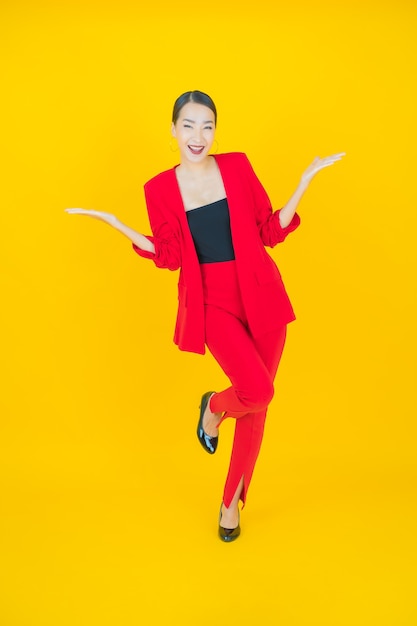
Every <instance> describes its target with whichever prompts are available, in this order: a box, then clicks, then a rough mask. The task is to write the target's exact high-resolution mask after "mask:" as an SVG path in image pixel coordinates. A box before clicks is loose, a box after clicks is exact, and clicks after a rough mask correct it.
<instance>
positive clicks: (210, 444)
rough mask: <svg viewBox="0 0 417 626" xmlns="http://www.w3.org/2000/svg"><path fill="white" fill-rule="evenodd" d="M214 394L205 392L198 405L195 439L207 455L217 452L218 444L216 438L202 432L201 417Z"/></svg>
mask: <svg viewBox="0 0 417 626" xmlns="http://www.w3.org/2000/svg"><path fill="white" fill-rule="evenodd" d="M213 393H215V392H214V391H206V393H204V394H203V396H202V398H201V404H200V419H199V420H198V425H197V437H198V440H199V442H200V443H201V445H202V446H203V448H204V450H205V451H206V452H208V453H209V454H214V453H215V452H216V450H217V444H218V442H219V438H218V437H210V436H209V435H207V433H205V432H204V428H203V416H204V411H205V410H206V407H207V404H208V401H209V400H210V396H211V395H212V394H213Z"/></svg>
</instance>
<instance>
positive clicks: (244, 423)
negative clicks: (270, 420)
mask: <svg viewBox="0 0 417 626" xmlns="http://www.w3.org/2000/svg"><path fill="white" fill-rule="evenodd" d="M285 338H286V326H284V327H282V328H281V329H279V330H278V331H274V332H271V333H267V334H265V335H263V336H262V337H260V338H259V339H257V340H254V341H255V345H256V347H257V349H258V353H259V354H260V355H261V356H262V358H263V359H264V363H265V365H266V367H267V368H268V369H269V372H270V376H271V381H273V380H274V378H275V375H276V373H277V369H278V365H279V362H280V359H281V356H282V352H283V349H284V344H285ZM266 413H267V407H265V408H264V409H262V410H261V411H257V412H253V413H247V414H246V415H244V416H243V417H240V418H239V419H237V420H236V426H235V435H234V441H233V449H232V456H231V460H230V466H229V472H228V475H227V479H226V484H225V488H224V495H223V503H224V506H225V507H226V508H229V507H231V504H234V501H235V500H236V493H237V491H238V492H239V498H240V500H242V502H243V505H244V504H245V501H246V495H247V491H248V488H249V484H250V482H251V479H252V474H253V471H254V468H255V464H256V461H257V458H258V455H259V451H260V448H261V444H262V438H263V434H264V426H265V419H266ZM242 476H243V478H244V480H243V484H242V485H241V482H240V481H241V479H242ZM239 487H241V488H240V489H239ZM236 507H237V503H236ZM236 507H235V508H236Z"/></svg>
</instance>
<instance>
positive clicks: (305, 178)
mask: <svg viewBox="0 0 417 626" xmlns="http://www.w3.org/2000/svg"><path fill="white" fill-rule="evenodd" d="M345 154H346V152H339V153H338V154H332V155H331V156H327V157H323V158H322V159H321V158H320V157H316V158H315V159H314V161H313V162H312V164H311V165H309V166H308V168H307V169H306V170H305V172H304V173H303V175H302V176H301V182H302V183H309V182H310V181H311V180H312V178H313V177H314V176H315V175H316V174H317V172H319V171H320V170H322V169H324V168H325V167H329V165H333V163H336V161H340V159H341V158H342V157H344V156H345Z"/></svg>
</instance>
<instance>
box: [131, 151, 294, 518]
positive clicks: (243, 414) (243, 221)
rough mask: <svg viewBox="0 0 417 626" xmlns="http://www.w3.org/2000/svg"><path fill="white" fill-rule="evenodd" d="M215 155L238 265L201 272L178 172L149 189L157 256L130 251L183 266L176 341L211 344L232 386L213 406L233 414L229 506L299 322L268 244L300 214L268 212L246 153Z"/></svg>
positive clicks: (198, 346)
mask: <svg viewBox="0 0 417 626" xmlns="http://www.w3.org/2000/svg"><path fill="white" fill-rule="evenodd" d="M214 156H215V159H216V163H217V165H218V167H219V170H220V173H221V176H222V179H223V184H224V188H225V190H226V196H227V200H228V206H229V214H230V228H231V234H232V241H233V248H234V252H235V261H231V262H226V263H214V264H203V265H201V266H200V264H199V261H198V257H197V253H196V251H195V246H194V242H193V239H192V236H191V232H190V229H189V226H188V222H187V217H186V214H185V208H184V205H183V202H182V198H181V194H180V190H179V186H178V183H177V178H176V174H175V168H172V169H170V170H167V171H165V172H162V173H161V174H158V175H157V176H155V177H154V178H152V179H151V180H150V181H148V182H147V183H146V184H145V197H146V203H147V209H148V214H149V221H150V225H151V229H152V233H153V236H149V237H148V239H150V240H151V241H152V242H153V243H154V246H155V253H154V254H153V253H150V252H146V251H143V250H141V249H140V248H138V247H137V246H136V245H135V244H133V248H134V250H135V251H136V252H137V253H138V254H139V255H140V256H142V257H145V258H150V259H152V260H153V261H154V263H155V265H156V266H157V267H161V268H168V269H170V270H177V269H179V268H180V275H179V281H178V298H179V305H178V314H177V321H176V326H175V333H174V342H175V343H176V344H177V345H178V347H179V348H180V349H181V350H186V351H189V352H197V353H199V354H204V353H205V345H206V344H207V345H208V347H209V349H210V351H211V352H212V353H213V355H214V356H215V358H216V359H217V360H218V362H219V363H220V365H221V367H222V369H223V370H224V371H225V373H226V374H227V375H228V376H229V378H230V380H231V383H232V386H231V387H230V388H229V389H227V390H225V391H223V392H220V393H218V394H216V395H215V396H213V397H212V399H211V402H210V408H211V410H212V411H213V412H221V413H224V415H223V419H224V418H225V417H235V418H238V419H237V421H236V431H235V440H234V446H233V452H232V460H231V466H230V469H229V476H228V479H227V481H226V487H225V494H224V503H225V505H226V506H229V504H230V501H231V499H232V497H233V495H234V492H235V491H236V487H237V484H238V483H239V480H240V478H241V477H242V475H243V476H244V489H243V492H242V495H241V499H242V501H243V502H245V496H246V492H247V488H248V485H249V482H250V478H251V476H252V472H253V468H254V465H255V462H256V458H257V455H258V452H259V448H260V444H261V441H262V434H263V424H264V421H265V416H266V408H267V406H268V404H269V402H270V400H271V398H272V395H273V386H272V385H273V380H274V376H275V373H276V369H277V367H278V363H279V358H280V356H281V352H282V349H283V346H284V341H285V328H286V324H287V323H288V322H291V321H293V320H294V319H295V316H294V312H293V309H292V306H291V303H290V301H289V298H288V296H287V293H286V291H285V287H284V284H283V282H282V279H281V276H280V273H279V270H278V268H277V266H276V264H275V263H274V261H273V260H272V258H271V257H270V256H269V255H268V254H267V252H266V250H265V247H264V246H270V247H274V246H275V245H276V244H277V243H280V242H282V241H284V239H285V237H286V236H287V235H288V234H289V233H290V232H292V231H293V230H295V229H296V228H297V227H298V225H299V223H300V218H299V216H298V215H297V214H295V215H294V217H293V219H292V221H291V224H290V225H289V226H287V227H286V228H282V227H281V225H280V222H279V211H275V212H273V211H272V208H271V203H270V201H269V198H268V195H267V193H266V192H265V190H264V188H263V186H262V184H261V183H260V181H259V180H258V178H257V176H256V174H255V173H254V171H253V169H252V166H251V164H250V163H249V161H248V159H247V157H246V155H245V154H243V153H228V154H218V155H214ZM210 266H212V267H210ZM216 266H217V268H219V270H221V271H217V270H216ZM219 266H220V267H219ZM223 270H226V271H223ZM223 276H227V280H229V281H231V282H230V284H229V285H227V286H226V288H225V289H224V290H223V292H222V293H220V291H219V292H218V293H219V295H218V297H220V298H223V297H224V294H229V293H230V294H231V295H230V297H229V296H227V299H228V301H229V304H230V306H229V305H227V306H229V310H228V313H229V315H227V316H224V315H223V313H224V312H225V309H224V307H226V304H225V303H222V304H220V305H219V303H218V302H213V298H212V294H213V293H215V292H216V291H218V290H217V285H218V282H219V281H222V280H223V278H222V277H223ZM233 281H234V282H233ZM233 285H235V286H237V289H234V287H233ZM233 293H234V294H235V295H234V296H233ZM222 294H223V295H222ZM216 297H217V296H216ZM226 308H227V307H226ZM225 324H226V325H227V329H228V330H227V334H226V335H225V334H224V331H225ZM216 329H218V331H219V332H217V330H216ZM242 329H243V330H242ZM242 332H243V333H244V335H242V334H241V333H242ZM222 333H223V335H222ZM231 338H233V339H231ZM229 340H230V341H229ZM246 340H247V341H246ZM225 344H227V345H226V349H225V350H224V349H223V347H222V346H225ZM233 344H234V347H232V346H233ZM242 345H246V346H247V349H246V350H245V349H244V352H243V353H242V350H241V354H240V356H239V359H238V360H236V359H235V358H234V357H233V355H234V354H235V353H236V351H237V349H238V348H241V347H242ZM223 353H224V354H223ZM245 354H248V358H247V359H245V358H244V355H245ZM257 362H259V363H258V366H257V364H256V363H257ZM264 370H265V371H264ZM257 372H258V373H259V375H257ZM266 375H268V381H267V380H266ZM248 385H251V387H252V388H251V389H249V387H248ZM249 440H250V441H249Z"/></svg>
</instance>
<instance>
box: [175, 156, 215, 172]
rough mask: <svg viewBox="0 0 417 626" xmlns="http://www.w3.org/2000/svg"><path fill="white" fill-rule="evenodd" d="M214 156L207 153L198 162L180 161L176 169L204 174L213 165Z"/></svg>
mask: <svg viewBox="0 0 417 626" xmlns="http://www.w3.org/2000/svg"><path fill="white" fill-rule="evenodd" d="M213 160H214V157H213V156H211V155H207V156H206V158H205V159H204V160H203V161H200V162H199V163H191V162H190V161H181V163H180V165H179V167H178V169H179V170H181V171H182V172H187V173H189V174H204V173H205V172H207V171H208V170H210V169H211V168H212V166H213Z"/></svg>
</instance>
